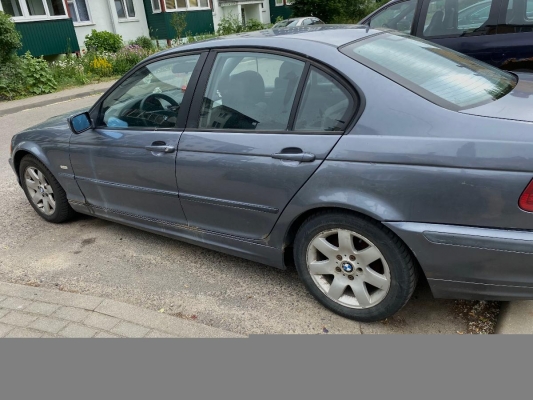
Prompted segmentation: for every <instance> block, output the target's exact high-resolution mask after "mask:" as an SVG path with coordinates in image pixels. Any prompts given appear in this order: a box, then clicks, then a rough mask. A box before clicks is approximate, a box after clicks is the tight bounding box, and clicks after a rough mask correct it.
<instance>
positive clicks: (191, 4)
mask: <svg viewBox="0 0 533 400" xmlns="http://www.w3.org/2000/svg"><path fill="white" fill-rule="evenodd" d="M165 4H166V6H167V11H176V10H194V9H202V8H210V7H209V0H165Z"/></svg>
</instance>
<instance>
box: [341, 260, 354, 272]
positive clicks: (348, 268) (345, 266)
mask: <svg viewBox="0 0 533 400" xmlns="http://www.w3.org/2000/svg"><path fill="white" fill-rule="evenodd" d="M342 270H343V271H344V272H347V273H351V272H353V265H352V264H350V263H349V262H343V263H342Z"/></svg>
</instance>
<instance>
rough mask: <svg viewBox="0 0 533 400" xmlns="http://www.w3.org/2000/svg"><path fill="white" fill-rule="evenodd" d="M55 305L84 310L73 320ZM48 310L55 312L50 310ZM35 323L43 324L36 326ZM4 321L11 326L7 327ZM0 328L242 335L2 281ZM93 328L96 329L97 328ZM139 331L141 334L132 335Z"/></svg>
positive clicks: (144, 334)
mask: <svg viewBox="0 0 533 400" xmlns="http://www.w3.org/2000/svg"><path fill="white" fill-rule="evenodd" d="M17 304H20V306H18V305H17ZM53 307H55V308H53ZM59 307H62V308H68V309H69V310H70V311H71V312H72V311H74V312H75V311H78V312H79V313H84V320H79V321H76V320H74V319H69V318H68V317H64V316H61V314H56V313H57V311H56V310H57V309H58V308H59ZM47 308H48V309H50V310H51V311H50V314H45V316H43V315H42V314H41V316H40V317H39V314H40V312H39V311H36V310H43V309H47ZM52 312H55V313H53V314H52ZM94 320H99V321H100V322H99V323H100V325H95V324H94ZM102 320H106V321H114V325H113V326H116V328H114V329H112V327H109V328H105V327H102ZM20 321H23V322H20ZM84 321H85V322H84ZM90 321H93V322H90ZM39 323H40V324H41V326H43V328H39ZM8 324H12V325H13V326H11V327H10V326H9V325H8ZM50 325H52V326H57V327H58V329H57V332H55V331H54V332H52V331H47V330H46V329H49V328H48V327H49V326H50ZM2 328H3V329H8V328H11V329H14V330H13V332H15V331H16V330H17V329H18V330H19V332H20V333H19V334H18V335H15V336H17V337H24V334H27V335H29V334H31V333H35V334H38V333H41V334H44V333H46V332H48V333H54V334H57V336H62V335H63V333H62V332H65V335H63V336H68V333H69V332H70V333H72V337H81V336H82V334H84V333H85V332H89V333H90V331H91V330H92V331H93V332H92V333H93V334H92V335H89V336H88V337H105V336H104V334H106V333H107V334H114V335H119V336H125V337H183V338H185V337H188V338H230V337H243V336H240V335H237V334H235V333H232V332H228V331H225V330H222V329H217V328H213V327H210V326H206V325H203V324H200V323H197V322H193V321H188V320H184V319H181V318H178V317H173V316H171V315H167V314H164V313H159V312H156V311H152V310H147V309H144V308H141V307H137V306H132V305H130V304H126V303H122V302H119V301H115V300H108V299H104V298H101V297H95V296H87V295H82V294H77V293H68V292H60V291H55V290H50V289H44V288H38V287H32V286H24V285H17V284H13V283H5V282H0V332H1V330H2ZM95 328H99V329H100V330H99V331H97V330H95ZM39 329H42V332H39ZM121 329H122V330H121ZM129 331H131V332H132V334H131V335H128V332H129ZM76 332H80V335H76ZM139 332H140V333H142V335H137V336H135V335H136V334H137V333H139ZM6 334H7V330H6ZM1 336H2V335H1V334H0V337H1ZM41 336H42V335H41ZM6 337H9V336H6ZM26 337H30V336H26ZM36 337H37V336H36Z"/></svg>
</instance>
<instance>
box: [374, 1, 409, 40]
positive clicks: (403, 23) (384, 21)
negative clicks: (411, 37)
mask: <svg viewBox="0 0 533 400" xmlns="http://www.w3.org/2000/svg"><path fill="white" fill-rule="evenodd" d="M415 7H416V1H415V0H409V1H404V2H401V3H397V4H394V5H392V6H390V7H387V8H386V9H384V10H383V11H381V12H379V13H377V14H376V15H374V16H373V17H372V19H371V20H370V27H371V28H390V29H394V30H397V31H401V32H405V33H409V32H411V26H412V25H413V18H414V15H415Z"/></svg>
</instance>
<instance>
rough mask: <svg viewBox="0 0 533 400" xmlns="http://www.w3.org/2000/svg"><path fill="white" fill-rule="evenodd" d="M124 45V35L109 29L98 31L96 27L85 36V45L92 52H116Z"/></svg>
mask: <svg viewBox="0 0 533 400" xmlns="http://www.w3.org/2000/svg"><path fill="white" fill-rule="evenodd" d="M122 46H123V41H122V36H120V35H118V34H116V33H111V32H107V31H101V32H98V31H97V30H96V29H93V30H92V31H91V34H90V35H87V36H86V37H85V47H87V50H88V51H91V52H98V53H101V52H108V53H116V52H117V51H119V50H120V49H121V48H122Z"/></svg>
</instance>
